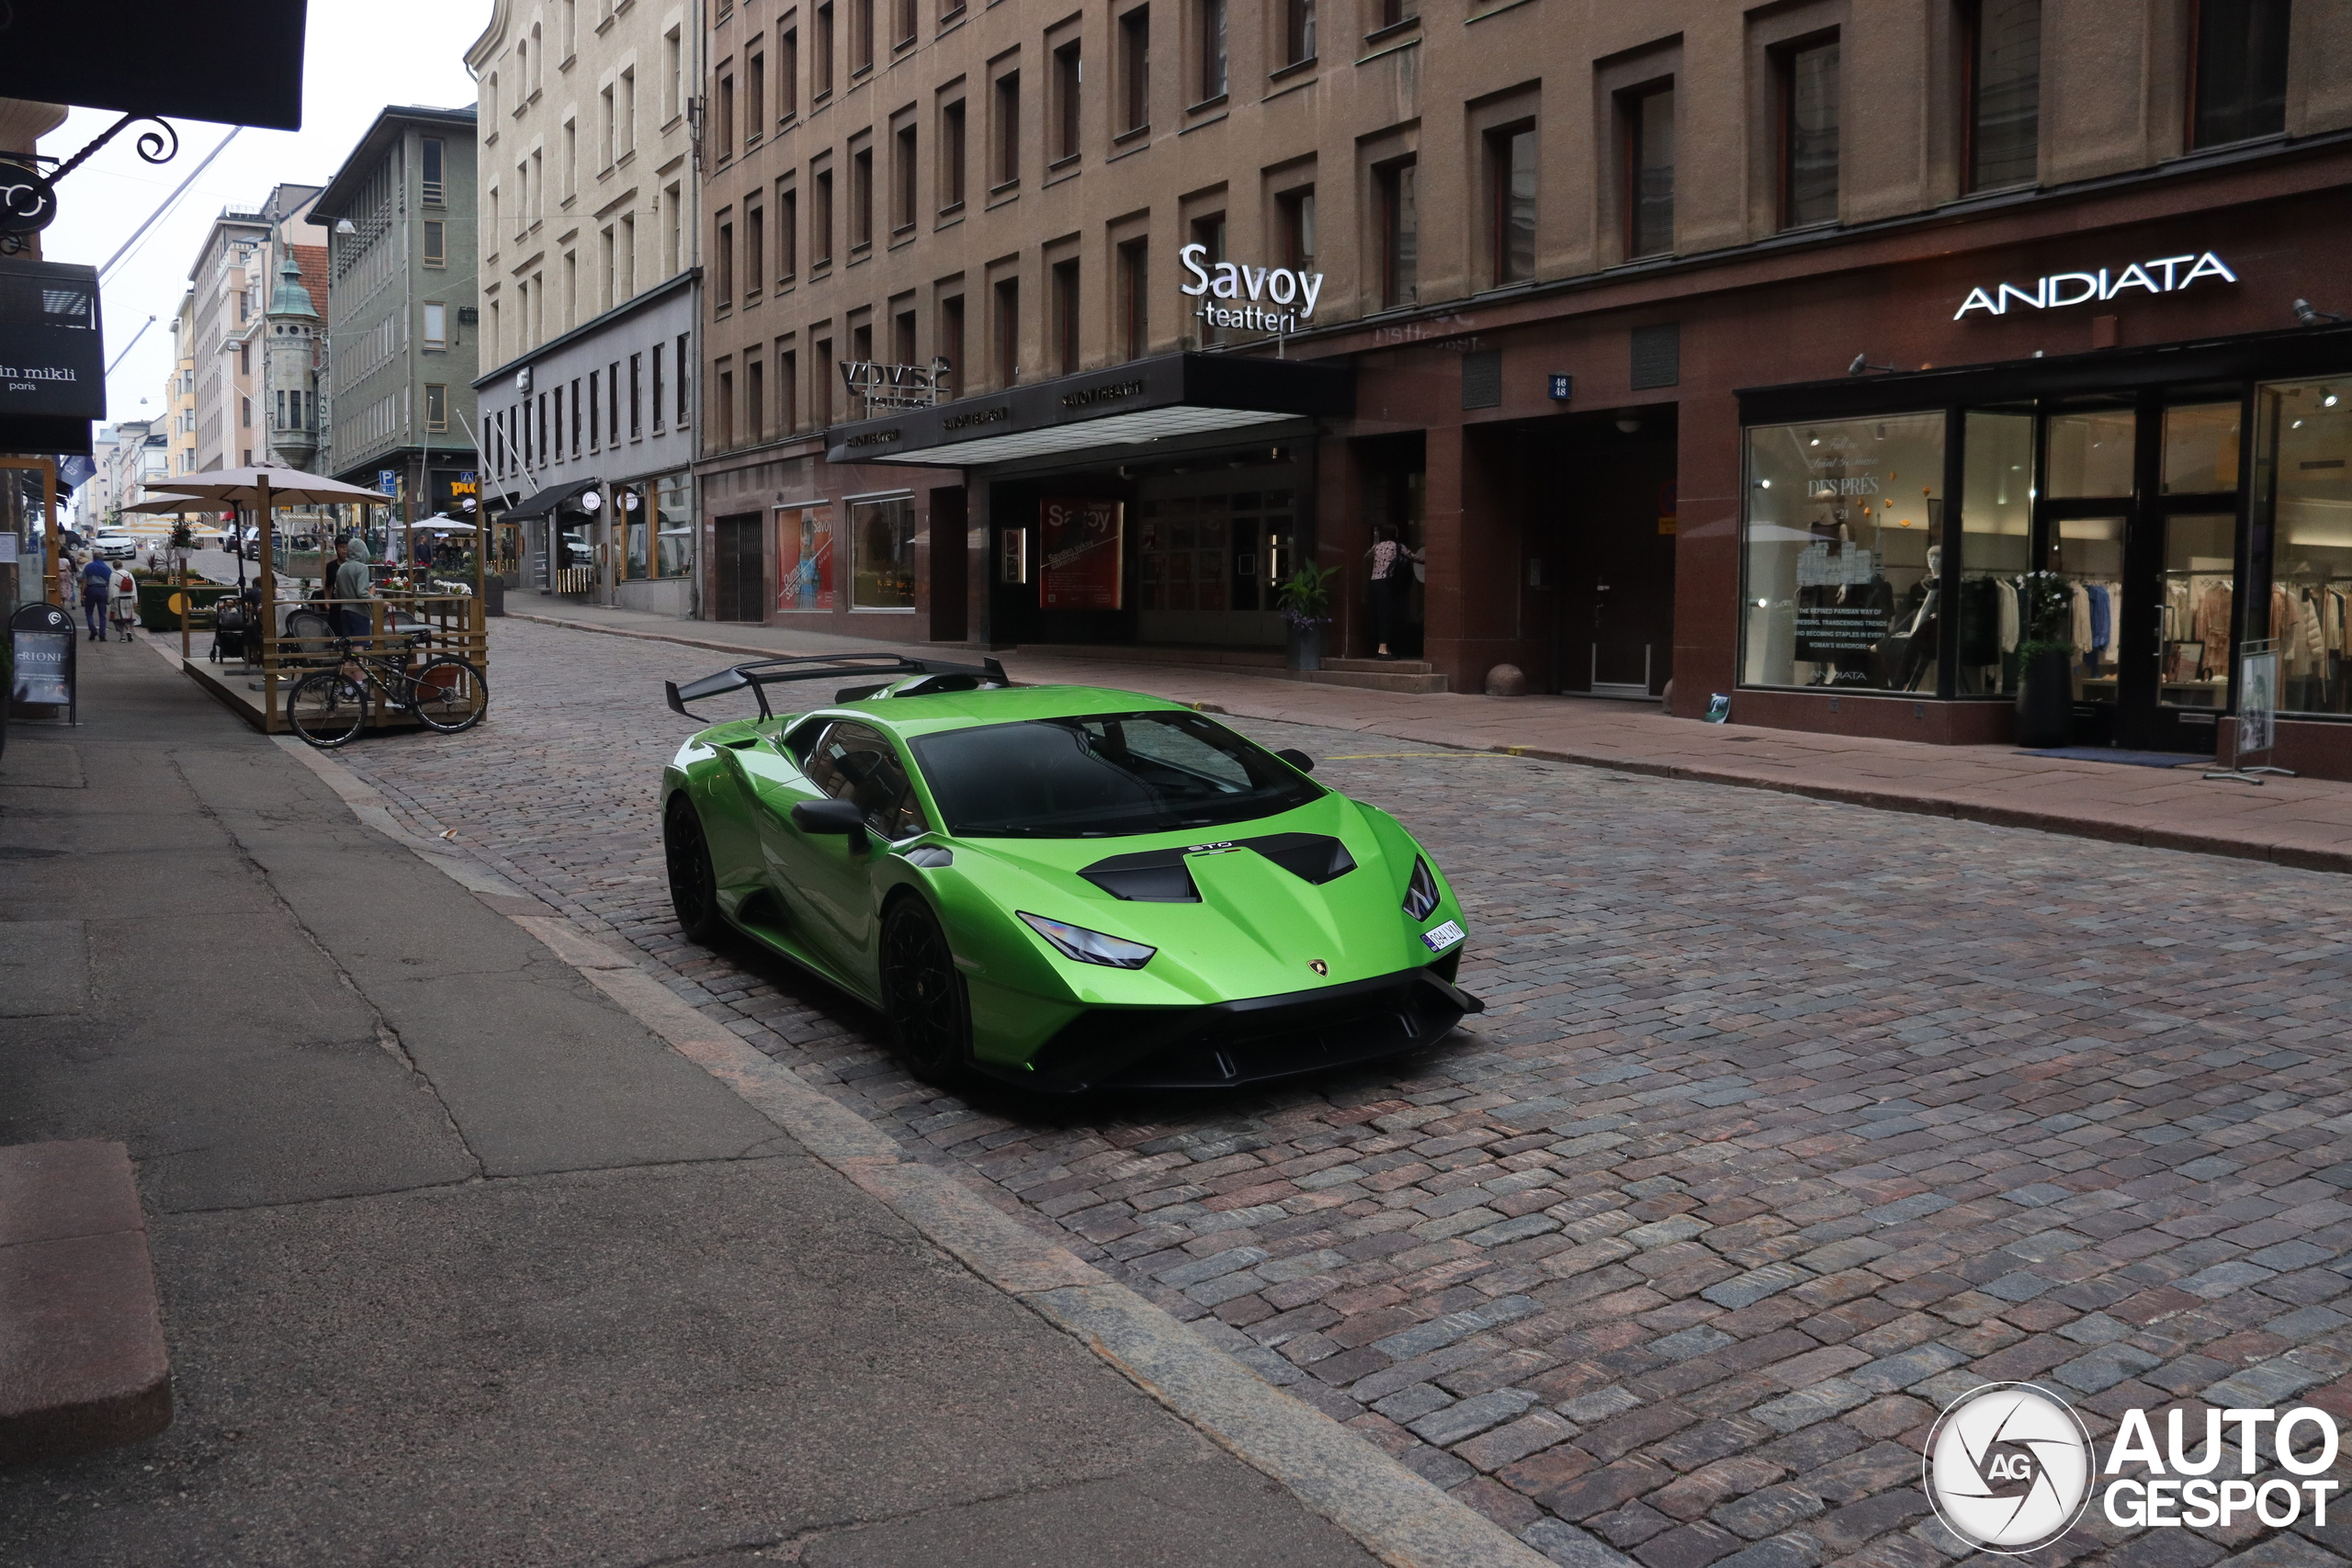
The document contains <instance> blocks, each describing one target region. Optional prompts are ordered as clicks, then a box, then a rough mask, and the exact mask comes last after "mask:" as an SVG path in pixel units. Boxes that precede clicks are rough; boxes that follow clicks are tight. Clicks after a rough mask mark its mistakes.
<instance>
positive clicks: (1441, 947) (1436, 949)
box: [1421, 920, 1462, 953]
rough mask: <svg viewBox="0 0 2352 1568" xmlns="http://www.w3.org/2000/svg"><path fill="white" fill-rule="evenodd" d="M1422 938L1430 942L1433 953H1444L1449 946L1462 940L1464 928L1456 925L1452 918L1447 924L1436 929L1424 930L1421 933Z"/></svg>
mask: <svg viewBox="0 0 2352 1568" xmlns="http://www.w3.org/2000/svg"><path fill="white" fill-rule="evenodd" d="M1421 940H1422V941H1423V942H1427V943H1429V949H1430V952H1431V953H1443V952H1444V951H1445V950H1446V949H1447V948H1449V947H1452V946H1453V944H1454V943H1455V942H1460V941H1461V940H1462V928H1461V927H1460V926H1458V925H1455V924H1454V923H1453V921H1452V920H1448V921H1446V922H1445V924H1443V925H1442V926H1440V927H1438V928H1437V929H1436V930H1435V931H1423V932H1422V933H1421Z"/></svg>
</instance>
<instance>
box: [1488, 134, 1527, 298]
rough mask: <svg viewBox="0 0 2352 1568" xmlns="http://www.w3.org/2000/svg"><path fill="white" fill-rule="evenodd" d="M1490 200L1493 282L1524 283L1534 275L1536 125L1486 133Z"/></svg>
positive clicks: (1489, 217)
mask: <svg viewBox="0 0 2352 1568" xmlns="http://www.w3.org/2000/svg"><path fill="white" fill-rule="evenodd" d="M1487 207H1488V220H1489V222H1488V226H1489V229H1490V231H1491V237H1490V239H1489V242H1488V243H1490V244H1492V245H1493V247H1494V256H1495V271H1494V276H1495V282H1496V283H1498V284H1504V283H1524V282H1526V281H1527V280H1528V279H1529V278H1531V277H1533V276H1535V128H1534V127H1533V126H1520V127H1517V128H1516V129H1513V130H1498V131H1496V132H1494V133H1493V134H1491V135H1489V136H1488V137H1487Z"/></svg>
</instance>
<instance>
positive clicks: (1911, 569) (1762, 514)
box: [1741, 411, 1944, 694]
mask: <svg viewBox="0 0 2352 1568" xmlns="http://www.w3.org/2000/svg"><path fill="white" fill-rule="evenodd" d="M1747 439H1748V448H1747V533H1746V539H1745V554H1746V567H1747V599H1746V604H1745V611H1746V620H1747V629H1746V636H1745V639H1744V658H1743V660H1742V668H1741V679H1742V680H1743V681H1744V682H1747V684H1750V685H1766V686H1827V687H1834V688H1838V689H1841V690H1847V691H1860V692H1927V693H1929V694H1932V693H1933V692H1934V691H1935V690H1936V664H1937V655H1938V650H1939V645H1940V642H1941V637H1942V626H1941V625H1940V620H1941V614H1942V604H1941V595H1940V593H1939V576H1938V574H1939V571H1940V570H1941V569H1942V564H1943V563H1942V551H1941V550H1940V549H1939V547H1937V546H1936V545H1935V543H1934V541H1935V540H1936V538H1937V537H1938V531H1939V528H1940V526H1941V524H1942V521H1943V500H1942V486H1943V467H1944V415H1943V413H1942V412H1940V411H1938V412H1929V413H1912V414H1894V415H1889V416H1887V417H1885V418H1871V419H1858V420H1834V421H1823V422H1819V423H1804V424H1783V425H1763V426H1757V427H1753V428H1751V429H1750V430H1749V431H1748V433H1747Z"/></svg>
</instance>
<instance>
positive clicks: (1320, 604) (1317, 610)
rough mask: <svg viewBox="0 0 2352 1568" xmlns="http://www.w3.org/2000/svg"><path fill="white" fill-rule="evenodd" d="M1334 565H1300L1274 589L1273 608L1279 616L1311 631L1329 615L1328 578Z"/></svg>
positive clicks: (1334, 571) (1336, 573) (1333, 574)
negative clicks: (1277, 611)
mask: <svg viewBox="0 0 2352 1568" xmlns="http://www.w3.org/2000/svg"><path fill="white" fill-rule="evenodd" d="M1339 575H1340V569H1339V568H1338V567H1336V566H1316V565H1313V564H1312V563H1310V564H1308V565H1306V566H1302V567H1300V568H1299V569H1298V570H1296V571H1294V572H1292V573H1291V574H1290V576H1289V577H1287V578H1285V579H1283V581H1282V583H1281V584H1280V585H1279V586H1278V587H1276V588H1275V590H1274V607H1275V608H1276V609H1278V610H1280V611H1281V612H1282V613H1283V619H1284V620H1286V621H1288V622H1289V623H1290V624H1291V625H1292V626H1296V627H1297V628H1298V629H1299V630H1301V631H1311V630H1313V629H1314V628H1315V627H1317V626H1321V625H1322V624H1323V623H1324V622H1326V621H1328V620H1329V619H1330V618H1331V580H1332V579H1333V578H1335V577H1337V576H1339Z"/></svg>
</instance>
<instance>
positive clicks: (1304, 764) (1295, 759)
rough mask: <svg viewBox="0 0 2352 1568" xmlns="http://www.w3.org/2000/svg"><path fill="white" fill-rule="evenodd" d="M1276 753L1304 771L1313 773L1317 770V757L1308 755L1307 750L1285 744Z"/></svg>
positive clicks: (1300, 770)
mask: <svg viewBox="0 0 2352 1568" xmlns="http://www.w3.org/2000/svg"><path fill="white" fill-rule="evenodd" d="M1274 755H1275V756H1277V757H1280V758H1281V759H1282V760H1283V761H1285V762H1288V763H1289V764H1290V765H1291V766H1292V767H1294V768H1296V769H1297V770H1298V771H1299V772H1300V773H1313V772H1314V771H1315V759H1314V758H1312V757H1310V756H1308V755H1307V754H1306V752H1304V751H1302V750H1299V749H1298V748H1297V747H1295V746H1285V747H1283V749H1282V750H1279V751H1277V752H1275V753H1274Z"/></svg>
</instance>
